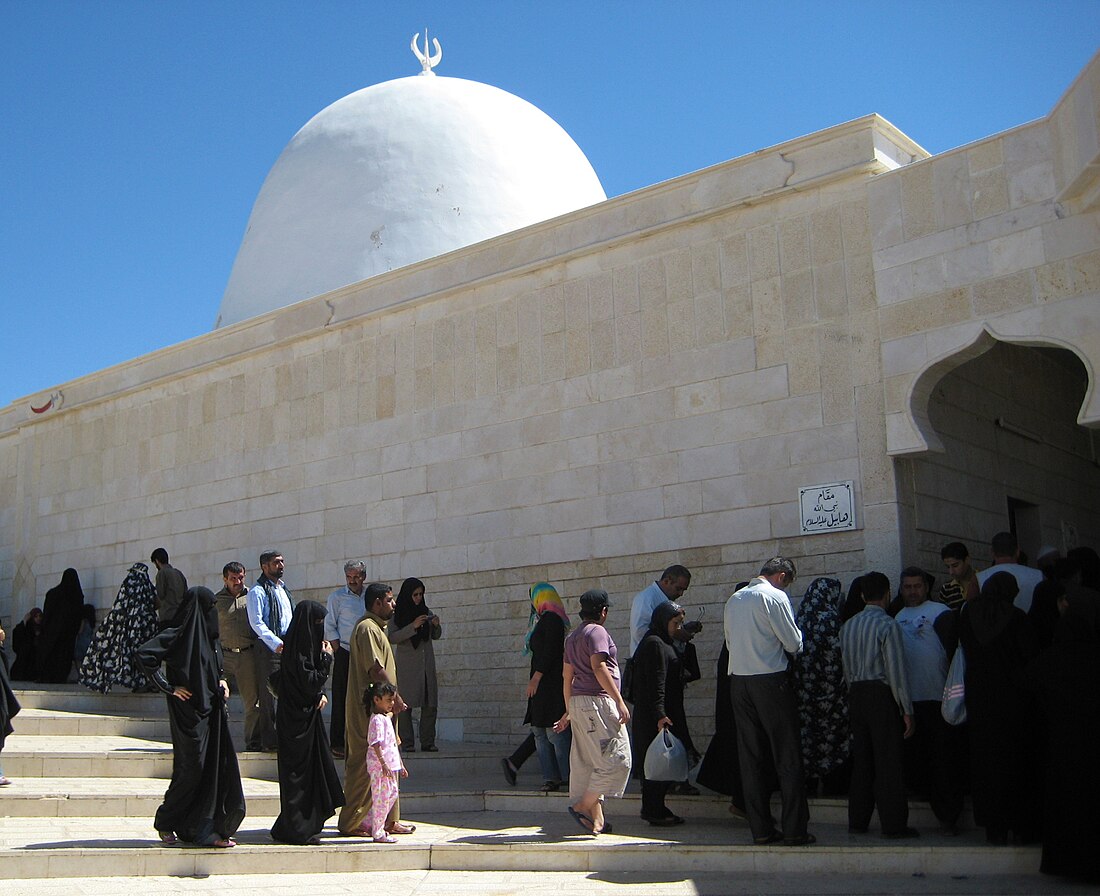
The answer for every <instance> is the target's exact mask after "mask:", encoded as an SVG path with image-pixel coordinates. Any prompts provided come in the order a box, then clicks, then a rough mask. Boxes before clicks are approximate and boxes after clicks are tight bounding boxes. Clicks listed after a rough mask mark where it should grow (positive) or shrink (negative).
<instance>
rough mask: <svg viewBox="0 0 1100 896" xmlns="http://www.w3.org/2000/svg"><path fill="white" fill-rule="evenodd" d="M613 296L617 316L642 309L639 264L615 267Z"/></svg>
mask: <svg viewBox="0 0 1100 896" xmlns="http://www.w3.org/2000/svg"><path fill="white" fill-rule="evenodd" d="M612 297H613V300H614V306H615V316H616V317H620V316H622V315H625V314H630V313H632V312H637V311H639V310H640V308H641V299H640V298H639V295H638V268H637V266H634V265H631V266H630V267H625V268H616V269H615V271H614V273H613V274H612Z"/></svg>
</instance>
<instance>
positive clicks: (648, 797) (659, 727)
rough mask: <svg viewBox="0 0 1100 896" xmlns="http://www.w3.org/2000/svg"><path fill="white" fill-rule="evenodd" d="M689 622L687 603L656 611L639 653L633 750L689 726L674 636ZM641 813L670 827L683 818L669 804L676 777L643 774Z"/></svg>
mask: <svg viewBox="0 0 1100 896" xmlns="http://www.w3.org/2000/svg"><path fill="white" fill-rule="evenodd" d="M683 623H684V609H683V607H681V606H680V605H679V604H674V603H673V602H672V601H666V602H665V603H663V604H660V605H659V606H658V607H657V609H655V610H654V611H653V617H652V620H651V622H650V625H649V631H648V632H646V636H645V638H643V639H642V642H641V643H640V644H639V645H638V650H637V652H636V653H635V654H634V713H633V720H634V724H633V731H632V736H633V743H632V745H631V746H632V752H633V754H634V756H636V757H638V758H639V760H640V758H641V757H643V756H645V755H646V751H647V750H648V749H649V745H650V743H651V742H652V741H653V739H654V738H655V737H656V736H657V734H658V733H659V732H661V731H664V730H665V729H666V728H667V729H670V730H671V733H672V734H676V733H677V732H678V731H679V732H684V731H686V730H687V717H686V716H685V714H684V681H683V671H682V669H681V660H680V656H679V654H678V653H677V652H676V649H675V647H673V638H674V637H675V635H676V632H678V631H679V629H680V627H681V626H682V625H683ZM641 780H642V818H644V819H645V820H646V821H648V822H649V823H650V824H652V825H657V826H659V827H671V826H672V825H677V824H683V823H684V819H683V818H681V817H680V816H679V815H676V814H675V813H674V812H673V811H672V810H671V809H669V808H668V806H666V805H665V794H666V793H668V789H669V786H670V785H671V783H672V782H671V781H651V780H649V779H648V778H646V777H645V775H644V773H643V775H642V779H641Z"/></svg>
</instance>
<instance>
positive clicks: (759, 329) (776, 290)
mask: <svg viewBox="0 0 1100 896" xmlns="http://www.w3.org/2000/svg"><path fill="white" fill-rule="evenodd" d="M752 318H753V332H754V333H755V334H756V335H757V336H772V335H776V334H778V333H782V332H783V330H784V329H785V327H786V324H785V321H784V318H783V298H782V295H781V293H780V284H779V278H778V277H772V278H771V279H769V280H756V281H754V282H753V284H752Z"/></svg>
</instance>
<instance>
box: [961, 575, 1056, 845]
mask: <svg viewBox="0 0 1100 896" xmlns="http://www.w3.org/2000/svg"><path fill="white" fill-rule="evenodd" d="M1018 592H1019V588H1018V587H1017V584H1016V579H1015V577H1014V576H1012V574H1011V573H1007V572H998V573H994V574H993V575H991V576H990V577H989V578H988V579H986V581H985V584H984V585H982V591H981V594H979V595H978V596H977V597H975V598H973V599H972V600H970V601H968V602H967V604H966V609H965V611H964V612H963V613H962V614H961V615H960V616H959V644H960V645H961V646H962V648H963V653H964V654H965V656H966V715H967V725H968V727H969V728H970V758H971V775H972V777H971V791H972V797H973V802H974V821H975V822H977V823H978V825H980V826H981V827H984V828H985V832H986V839H987V840H988V841H989V842H990V843H993V844H998V845H1002V844H1006V843H1007V842H1008V834H1009V832H1010V831H1012V832H1014V833H1015V834H1016V836H1017V838H1018V839H1019V840H1021V841H1023V842H1025V843H1026V842H1029V841H1032V840H1034V839H1036V835H1037V834H1038V832H1039V828H1040V809H1039V800H1038V794H1039V782H1040V780H1041V773H1042V769H1041V767H1040V765H1039V762H1038V757H1037V753H1038V736H1037V718H1038V709H1037V707H1036V706H1035V704H1034V702H1033V700H1032V698H1031V694H1030V693H1028V692H1027V690H1025V687H1024V676H1023V670H1024V667H1025V666H1026V665H1027V664H1028V663H1029V662H1030V661H1031V660H1032V659H1034V658H1035V656H1036V654H1037V653H1038V652H1039V651H1038V644H1037V641H1036V639H1035V632H1034V630H1033V628H1032V624H1031V620H1030V619H1028V617H1027V615H1026V614H1025V613H1024V612H1023V610H1021V609H1019V608H1018V607H1016V606H1014V605H1013V599H1014V598H1015V597H1016V595H1017V593H1018Z"/></svg>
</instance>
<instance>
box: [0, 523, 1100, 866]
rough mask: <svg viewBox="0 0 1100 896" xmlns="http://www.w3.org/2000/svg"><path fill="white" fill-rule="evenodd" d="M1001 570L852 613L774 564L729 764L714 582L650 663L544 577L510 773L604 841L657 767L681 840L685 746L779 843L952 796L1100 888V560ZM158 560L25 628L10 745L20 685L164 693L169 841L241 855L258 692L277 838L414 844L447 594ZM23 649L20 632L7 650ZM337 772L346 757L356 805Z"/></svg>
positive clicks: (950, 820) (887, 826) (659, 643)
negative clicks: (297, 597) (522, 776)
mask: <svg viewBox="0 0 1100 896" xmlns="http://www.w3.org/2000/svg"><path fill="white" fill-rule="evenodd" d="M991 556H992V560H993V563H992V565H990V566H989V568H987V569H984V570H982V571H980V572H979V571H976V570H975V569H974V568H973V567H972V565H971V563H970V557H969V552H968V550H967V548H966V546H965V545H963V544H961V543H959V542H952V543H951V544H948V545H945V546H944V547H943V549H942V551H941V557H942V560H943V563H944V567H945V570H946V573H947V580H946V581H945V582H944V584H943V585H942V586H941V587H940V588H939V589H938V590H937V589H936V588H935V577H934V576H933V575H932V574H931V573H930V572H928V571H927V570H924V569H921V568H919V567H916V566H910V567H906V568H905V569H903V570H902V571H901V574H900V578H899V582H898V588H897V590H896V591H894V590H892V588H891V583H890V580H889V579H888V577H887V576H886V575H884V574H882V573H881V572H877V571H871V572H868V573H865V574H863V575H861V576H858V577H857V578H856V579H855V580H854V581H853V582H852V583H851V585H850V587H849V589H848V590H847V592H846V593H845V591H844V590H843V587H842V583H841V582H840V581H839V580H838V579H835V578H830V577H818V578H815V579H813V580H812V581H811V582H810V583H809V584H808V587H807V588H806V590H805V592H804V594H803V595H802V597H801V600H797V601H796V600H794V599H792V597H791V589H792V586H793V585H794V583H795V581H796V578H797V570H796V568H795V564H794V562H793V561H791V560H790V559H788V558H784V557H774V558H772V559H770V560H768V561H767V562H766V563H764V564H763V566H762V567H761V569H760V573H759V575H758V576H756V577H755V578H753V579H751V580H750V581H747V582H742V583H740V584H739V585H738V586H737V587H736V588H735V589H734V591H733V593H732V594H731V595H730V596H729V598H728V600H727V601H726V603H725V607H724V611H723V619H722V632H723V644H722V648H721V651H720V654H719V660H718V665H717V669H716V675H717V687H716V691H715V720H714V736H713V738H712V740H711V742H710V745H709V747H708V749H707V750H706V753H705V755H700V754H699V753H698V752H697V751H696V750H695V747H694V744H693V742H692V739H691V735H690V731H689V724H688V718H687V714H686V711H685V701H684V692H685V687H686V686H687V684H689V683H690V682H691V681H694V680H696V679H697V678H699V677H700V673H699V668H698V660H697V657H696V652H695V645H694V643H693V639H694V638H695V637H696V636H697V635H698V634H699V632H700V631H701V629H702V625H701V623H700V622H699V621H697V620H696V621H693V622H686V615H687V614H686V611H685V609H684V607H683V606H682V605H681V604H680V603H679V601H681V600H682V598H683V596H684V594H685V593H686V592H687V590H688V588H689V586H690V582H691V573H690V571H689V570H688V569H686V568H685V567H683V566H680V565H674V566H671V567H669V568H668V569H666V570H665V571H664V572H663V573H662V574H661V576H660V578H658V579H657V580H656V581H654V582H653V583H651V584H650V585H649V586H648V587H646V588H645V589H643V590H642V591H640V592H639V593H638V594H637V595H636V596H635V598H634V600H633V601H632V605H631V612H630V620H629V622H630V637H631V644H630V655H629V657H626V658H621V657H620V655H619V653H618V650H617V647H616V645H615V642H614V639H613V638H612V636H611V633H610V631H609V630H608V627H607V618H608V614H609V612H610V610H611V601H610V600H609V598H608V595H607V593H606V592H605V591H602V590H599V589H592V590H589V591H586V592H585V593H584V594H582V595H581V596H580V598H579V605H580V614H579V622H578V624H577V626H576V627H575V628H574V627H573V626H572V624H571V620H570V617H569V614H568V613H567V612H566V610H565V606H564V603H563V601H562V598H561V596H560V595H559V594H558V592H557V590H556V589H555V588H554V587H553V586H552V585H551V584H549V583H547V582H539V583H536V584H535V585H534V586H533V587H532V588H531V589H530V592H529V597H530V612H529V622H528V630H527V634H526V637H525V639H524V654H525V655H528V656H529V657H530V673H529V679H528V682H527V685H526V691H525V692H526V697H527V714H526V717H525V719H524V722H525V724H527V725H529V726H530V738H529V739H528V741H527V742H525V744H524V745H523V746H522V747H521V749H520V750H519V751H517V753H516V754H514V755H513V756H512V757H509V758H506V759H502V760H501V761H502V764H503V768H504V773H505V776H506V778H507V779H508V780H509V782H510V783H512V784H515V783H516V773H517V769H518V767H519V765H521V764H522V762H523V761H524V760H525V759H526V758H527V757H528V756H529V755H532V754H535V755H537V756H538V762H539V766H540V770H541V773H542V778H543V785H542V790H543V791H545V792H553V791H557V790H560V789H565V790H568V793H569V813H570V815H571V816H572V818H573V819H574V820H575V821H576V823H577V824H578V825H579V826H580V828H581V829H582V830H583V831H584V832H585V833H588V834H591V835H599V834H601V833H608V832H610V831H611V830H612V822H611V820H610V819H609V818H608V817H607V813H606V811H605V801H606V800H607V799H608V798H615V797H620V796H622V794H623V792H624V791H625V789H626V787H627V784H628V781H629V778H630V775H631V773H632V771H633V774H634V776H635V777H636V778H638V779H639V781H640V787H641V795H642V799H641V817H642V818H643V819H644V820H645V821H647V822H648V823H650V824H652V825H656V826H671V825H679V824H683V823H684V821H685V819H684V818H683V817H681V816H680V815H677V814H676V813H675V812H673V811H672V809H671V808H670V807H669V806H668V805H667V802H666V798H667V795H668V793H669V792H670V791H671V792H681V793H683V792H687V793H691V792H698V791H697V790H696V789H695V788H694V786H693V785H692V784H691V782H690V781H688V780H684V778H685V775H684V774H683V772H682V771H681V772H678V773H677V774H676V776H675V778H673V777H670V775H671V773H669V774H665V773H663V770H664V768H665V767H664V766H662V765H660V764H658V765H657V766H655V767H656V768H658V769H660V771H656V772H655V771H653V770H652V769H651V768H650V766H649V762H648V761H647V762H645V763H643V762H642V757H644V756H646V754H647V752H650V753H652V750H653V745H654V744H655V743H656V742H660V743H662V744H665V745H668V744H669V743H672V742H673V741H675V742H676V748H677V749H679V750H680V751H682V754H683V755H684V756H685V757H686V758H687V759H688V763H687V764H688V765H692V766H695V765H697V766H698V768H697V783H698V784H700V785H702V786H705V787H708V788H710V789H713V790H715V791H717V792H720V793H724V794H726V795H728V796H729V797H730V800H731V802H730V811H731V813H732V814H734V815H736V816H739V817H742V818H745V819H746V820H747V822H748V825H749V828H750V831H751V835H752V840H753V842H754V843H755V844H757V845H768V844H773V843H774V844H780V843H781V844H783V845H785V846H807V845H810V844H812V843H814V842H815V837H814V835H813V834H812V833H811V832H810V831H809V830H808V827H809V802H808V796H809V795H812V794H814V793H818V792H820V793H822V794H823V795H829V796H841V795H846V796H847V800H848V829H849V833H850V834H852V835H857V836H858V835H864V834H867V833H868V832H869V829H870V825H871V822H872V819H873V817H874V815H875V813H876V811H877V816H878V823H879V825H880V828H881V835H882V836H883V837H885V838H889V839H906V838H913V837H918V836H919V835H920V832H919V831H918V830H917V829H916V828H915V827H913V826H911V825H910V824H909V801H910V799H911V798H917V799H923V800H927V801H928V802H929V804H930V807H931V809H932V812H933V813H934V815H935V817H936V819H937V822H938V825H939V833H940V834H942V835H944V836H953V835H955V834H956V833H957V832H958V825H959V819H960V817H961V814H962V810H963V801H964V797H965V796H966V795H967V794H969V795H970V797H971V800H972V805H973V812H974V819H975V822H976V823H977V824H978V825H979V826H980V827H982V828H983V829H984V830H985V835H986V838H987V840H988V842H989V843H991V844H1006V843H1008V842H1010V840H1014V841H1015V842H1020V843H1032V842H1041V843H1042V845H1043V859H1042V870H1044V871H1047V872H1051V873H1056V874H1067V875H1072V876H1077V877H1083V878H1086V879H1089V880H1100V860H1098V858H1097V855H1096V853H1095V851H1092V850H1090V849H1089V844H1088V843H1087V840H1088V838H1091V835H1092V831H1093V830H1094V829H1095V824H1096V818H1095V814H1096V809H1095V807H1096V805H1098V798H1100V792H1098V791H1100V776H1098V775H1097V773H1096V771H1095V767H1094V763H1093V762H1092V761H1091V755H1092V754H1091V748H1092V746H1093V745H1094V743H1095V742H1096V736H1097V735H1098V734H1100V731H1098V728H1100V558H1098V556H1097V554H1096V553H1095V552H1094V551H1092V550H1091V549H1088V548H1077V549H1074V550H1071V551H1069V552H1068V553H1067V556H1065V557H1062V556H1060V555H1059V554H1058V552H1056V551H1053V550H1049V549H1044V550H1043V551H1042V552H1041V554H1040V558H1039V559H1040V562H1041V564H1042V568H1041V569H1040V568H1035V567H1030V566H1028V565H1027V564H1026V561H1025V559H1024V558H1023V557H1022V556H1021V554H1020V551H1019V548H1018V546H1017V544H1016V541H1015V538H1014V537H1013V536H1012V535H1011V534H1010V533H999V534H998V535H996V536H995V537H994V538H993V539H992V543H991ZM150 559H151V562H152V563H153V564H154V565H155V567H156V569H157V575H156V582H155V583H154V582H153V581H152V580H150V577H149V573H148V567H147V566H146V565H145V564H143V563H136V564H134V565H133V566H132V567H131V568H130V570H129V571H128V572H127V574H126V577H125V579H124V580H123V583H122V585H121V587H120V589H119V592H118V596H117V598H116V600H115V603H114V605H113V606H112V607H111V609H110V610H109V612H108V613H107V615H106V616H105V618H104V620H103V622H102V623H101V624H100V625H99V626H98V628H96V627H94V616H93V618H92V619H91V620H87V615H86V614H85V612H84V607H85V604H84V598H83V593H82V591H81V588H80V581H79V577H78V575H77V573H76V571H75V570H73V569H69V570H66V571H65V573H64V575H63V576H62V580H61V583H60V584H59V585H58V586H56V587H55V588H52V589H50V591H49V592H48V593H47V595H46V600H45V603H44V607H43V609H41V610H39V609H37V608H35V609H34V610H32V611H30V612H29V613H28V614H27V615H26V617H24V619H23V620H22V622H20V624H19V625H17V626H16V627H15V630H14V631H13V633H12V638H11V640H12V645H11V646H12V647H13V648H14V652H15V662H14V663H13V664H12V667H11V670H10V675H9V669H8V666H7V652H6V651H4V653H3V656H4V663H0V750H2V747H3V738H4V737H5V736H6V734H8V733H11V730H12V726H11V718H12V717H13V716H14V715H15V714H16V713H17V712H18V711H19V705H18V702H17V700H16V698H15V695H14V693H13V692H12V689H11V687H10V684H9V677H10V678H12V679H16V680H27V679H26V678H21V676H24V675H28V676H29V675H32V674H33V676H34V680H37V681H65V680H67V678H68V676H69V675H70V673H71V671H72V669H73V667H74V664H75V665H76V667H77V668H78V670H79V671H78V675H79V680H80V681H81V682H82V683H84V684H85V685H87V686H88V687H91V688H94V689H96V690H100V691H103V692H106V691H109V690H110V689H111V688H112V687H114V686H123V687H127V688H130V689H132V690H135V691H139V690H145V689H156V690H160V691H162V692H163V693H165V694H166V695H167V697H168V708H169V718H170V723H171V733H172V742H173V756H174V764H173V774H172V780H171V783H170V784H169V787H168V790H167V792H166V794H165V798H164V802H163V804H162V805H161V807H160V809H159V810H158V812H157V815H156V819H155V828H156V830H157V832H158V836H159V837H160V839H161V841H162V842H164V843H175V842H177V841H184V842H187V843H193V844H200V845H207V846H214V847H222V848H225V847H230V846H233V845H234V841H233V839H232V838H233V835H234V834H235V832H236V831H237V829H238V827H239V825H240V824H241V821H242V820H243V818H244V816H245V801H244V794H243V790H242V787H241V780H240V772H239V768H238V764H237V754H236V751H235V749H234V747H233V743H232V738H231V736H230V733H229V726H228V715H227V701H228V698H229V693H230V690H229V682H230V681H233V682H234V686H235V688H236V689H237V691H238V692H239V694H240V695H241V699H242V701H243V704H244V709H245V719H244V730H245V744H244V746H245V749H246V750H258V751H272V752H276V753H277V757H278V772H279V785H280V797H281V812H280V815H279V817H278V819H277V820H276V822H275V824H274V826H273V827H272V829H271V835H272V837H273V838H274V839H276V840H278V841H280V842H285V843H294V844H315V843H317V842H318V835H319V834H320V832H321V831H322V829H323V827H324V825H325V823H326V821H327V820H328V819H329V818H331V817H332V816H333V815H334V814H335V813H336V810H337V809H339V810H340V813H339V820H338V828H339V831H340V833H341V834H343V835H346V836H359V837H370V838H371V839H373V840H375V841H376V842H380V843H391V842H394V835H400V834H407V833H411V832H412V831H413V830H414V829H415V826H413V825H411V824H405V823H404V822H402V821H401V817H400V799H399V792H398V791H399V786H398V782H399V780H400V779H401V778H402V777H404V776H406V775H407V774H408V772H407V770H406V769H405V766H404V763H403V761H402V759H401V754H402V752H411V751H414V750H415V749H416V743H417V738H419V744H420V749H421V750H422V751H424V752H434V751H436V750H437V746H436V719H437V707H438V684H437V681H436V665H435V655H434V647H433V643H434V642H435V641H436V640H437V639H439V638H440V637H441V635H442V624H441V622H440V619H439V617H438V616H437V615H436V614H435V613H433V612H432V611H431V610H430V609H429V608H428V605H427V602H426V600H425V592H426V588H425V585H424V582H423V581H421V580H420V579H416V578H408V579H406V580H405V581H404V582H403V583H402V585H401V587H400V589H399V591H398V594H397V596H396V598H395V597H394V594H393V591H392V589H391V588H390V587H389V586H388V585H384V584H381V583H372V584H367V583H366V567H365V565H364V564H363V563H362V562H361V561H355V560H352V561H348V562H347V563H346V564H345V565H344V569H343V571H344V576H345V580H346V585H345V586H343V587H341V588H339V589H337V590H335V591H333V592H332V594H330V595H329V598H328V600H327V605H325V606H322V605H321V604H319V603H317V602H314V601H309V600H304V601H298V602H295V601H294V599H293V596H292V595H291V593H290V591H289V590H288V589H287V586H286V584H285V582H284V581H283V573H284V570H285V561H284V558H283V556H282V554H281V553H280V552H278V551H274V550H270V551H265V552H264V553H262V554H261V555H260V558H259V565H260V575H259V576H258V577H257V580H256V583H255V585H254V586H253V587H252V588H247V587H246V585H245V579H246V569H245V567H244V565H243V564H241V563H238V562H231V563H228V564H226V566H225V567H224V569H223V571H222V576H223V587H222V588H221V590H220V591H218V593H217V594H215V593H213V592H212V591H210V590H209V589H207V588H203V587H188V585H187V580H186V578H185V576H184V575H183V574H182V573H181V572H179V571H178V570H176V569H174V568H173V567H172V566H171V564H170V562H169V557H168V554H167V551H165V550H164V549H163V548H158V549H157V550H156V551H154V552H153V555H152V557H151V558H150ZM796 605H797V610H796ZM82 620H85V621H86V623H87V624H85V625H84V626H83V627H82ZM93 629H94V631H93ZM6 638H7V634H6V633H5V632H4V631H3V630H2V629H0V645H3V644H4V641H5V639H6ZM81 641H83V642H84V643H83V644H81V643H80V642H81ZM58 657H61V658H60V659H58ZM624 671H626V672H627V673H628V676H629V681H625V682H624V678H623V673H624ZM330 680H331V693H332V701H333V706H332V712H331V719H330V724H329V726H328V727H327V728H326V726H325V724H324V722H323V717H322V710H324V709H325V708H326V706H327V705H328V704H329V698H328V696H327V693H326V692H327V690H328V685H329V682H330ZM949 680H950V681H952V682H955V685H954V687H956V688H958V689H961V691H962V692H964V694H965V713H964V715H965V720H963V719H962V718H961V717H960V716H958V714H957V713H948V712H946V706H945V701H946V699H947V697H946V693H947V692H949V691H951V690H952V688H949V687H947V686H948V683H949ZM414 709H418V710H419V724H418V725H414V719H413V710H414ZM960 722H962V723H961V724H960ZM670 734H671V735H674V738H669V737H668V735H670ZM1086 751H1089V752H1087V753H1086ZM337 760H344V761H345V763H346V765H345V777H344V783H343V786H341V783H340V778H339V776H338V775H337V772H336V766H335V761H337ZM674 766H675V763H673V764H672V766H670V767H674ZM684 767H685V768H686V767H687V766H686V765H685V766H684ZM7 783H10V782H9V781H8V779H7V778H5V777H4V776H3V772H2V770H0V786H2V785H4V784H7ZM776 790H778V791H779V793H780V796H781V816H780V818H779V819H778V820H777V819H776V818H775V817H774V816H773V814H772V812H771V796H772V793H773V792H775V791H776ZM1071 795H1072V796H1073V797H1074V798H1072V799H1071V798H1070V797H1071Z"/></svg>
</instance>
